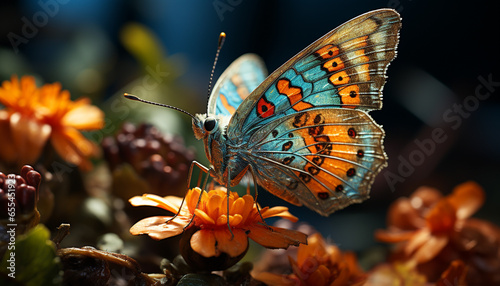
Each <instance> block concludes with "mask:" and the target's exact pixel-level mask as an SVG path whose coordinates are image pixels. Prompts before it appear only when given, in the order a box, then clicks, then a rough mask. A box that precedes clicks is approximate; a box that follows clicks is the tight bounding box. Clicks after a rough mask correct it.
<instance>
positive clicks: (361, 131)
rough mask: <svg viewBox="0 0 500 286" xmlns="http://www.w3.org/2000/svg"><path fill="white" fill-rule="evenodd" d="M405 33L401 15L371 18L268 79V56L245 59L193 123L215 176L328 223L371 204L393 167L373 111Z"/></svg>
mask: <svg viewBox="0 0 500 286" xmlns="http://www.w3.org/2000/svg"><path fill="white" fill-rule="evenodd" d="M400 28H401V18H400V16H399V14H398V13H397V12H396V11H394V10H392V9H380V10H374V11H371V12H368V13H365V14H362V15H360V16H358V17H356V18H354V19H352V20H350V21H348V22H346V23H344V24H343V25H341V26H339V27H337V28H335V29H334V30H332V31H330V32H329V33H327V34H326V35H324V36H323V37H321V38H320V39H318V40H316V41H315V42H314V43H312V44H311V45H310V46H308V47H306V48H305V49H304V50H302V51H301V52H299V53H298V54H297V55H295V56H294V57H293V58H291V59H290V60H289V61H287V62H286V63H285V64H283V65H282V66H281V67H280V68H278V69H277V70H276V71H274V72H273V73H272V74H271V75H269V76H268V77H267V78H266V74H267V72H266V68H265V66H264V64H263V62H262V60H261V59H260V58H259V57H258V56H256V55H253V54H246V55H243V56H241V57H240V58H238V59H237V60H235V61H234V62H233V63H232V64H231V65H230V66H229V67H228V68H227V69H226V70H225V71H224V73H223V74H222V75H221V76H220V78H219V79H218V81H217V82H216V84H215V86H214V89H213V91H212V93H211V95H210V97H209V100H208V108H207V113H206V114H196V115H195V116H193V115H191V116H192V118H193V131H194V135H195V137H196V138H197V139H199V140H200V139H201V140H203V142H204V145H205V153H206V156H207V158H208V160H209V161H210V162H211V165H212V166H211V168H210V173H211V174H212V176H213V177H215V179H216V180H217V181H218V182H219V183H220V184H222V185H224V186H227V187H233V186H235V185H237V184H238V183H239V182H240V181H241V180H242V178H243V177H244V176H245V174H247V173H250V174H252V175H253V177H254V180H255V181H256V183H257V184H258V185H260V186H261V187H263V188H264V189H266V190H267V191H269V192H270V193H272V194H274V195H276V196H277V197H279V198H281V199H283V200H285V201H287V202H289V203H291V204H294V205H298V206H301V205H305V206H307V207H308V208H310V209H312V210H314V211H316V212H317V213H319V214H321V215H323V216H328V215H330V214H331V213H333V212H335V211H336V210H339V209H342V208H344V207H346V206H348V205H350V204H352V203H359V202H362V201H364V200H366V199H367V198H368V197H369V192H370V188H371V185H372V183H373V181H374V179H375V177H376V175H377V174H378V173H379V172H380V171H381V170H382V168H384V167H385V166H386V164H387V163H386V162H387V155H386V154H385V152H384V150H383V139H384V130H383V129H382V127H381V126H379V125H378V124H377V123H375V121H374V120H373V119H372V118H371V117H370V115H369V114H368V113H367V112H368V111H371V110H375V109H380V108H381V107H382V88H383V86H384V84H385V78H386V76H385V72H386V69H387V66H388V65H389V63H390V62H391V61H392V60H393V59H394V57H395V56H396V47H397V44H398V39H399V30H400ZM130 98H131V99H136V100H137V98H132V97H130ZM174 109H177V108H174ZM177 110H179V109H177ZM180 111H182V110H180ZM183 112H185V111H183ZM185 113H187V112H185ZM187 114H189V113H187ZM189 115H190V114H189Z"/></svg>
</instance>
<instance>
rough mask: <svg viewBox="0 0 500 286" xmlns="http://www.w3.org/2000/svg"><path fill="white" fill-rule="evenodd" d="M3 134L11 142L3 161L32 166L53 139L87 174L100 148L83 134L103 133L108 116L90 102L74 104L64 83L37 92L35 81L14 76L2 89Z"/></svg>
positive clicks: (0, 129)
mask: <svg viewBox="0 0 500 286" xmlns="http://www.w3.org/2000/svg"><path fill="white" fill-rule="evenodd" d="M0 103H1V104H3V105H4V106H5V107H6V108H5V109H3V110H0V134H2V135H4V138H10V140H5V141H4V142H3V146H2V148H0V158H1V159H2V160H4V161H6V162H9V163H15V164H18V165H24V164H32V163H35V161H36V160H37V159H38V158H39V157H40V154H41V151H42V149H43V147H44V146H45V144H46V142H47V140H48V139H49V138H50V141H51V143H52V146H53V147H54V149H55V150H56V151H57V153H58V154H59V155H60V156H61V157H62V158H63V159H64V160H66V161H68V162H70V163H72V164H75V165H78V166H79V167H80V168H81V169H83V170H88V169H90V168H91V163H90V161H89V158H90V157H92V156H96V155H97V154H98V150H99V149H98V148H97V146H96V145H95V144H94V143H92V142H91V141H89V140H88V139H86V138H85V137H84V136H83V135H82V134H81V133H80V132H79V130H95V129H100V128H102V127H103V125H104V120H103V118H104V113H103V112H102V111H101V110H100V109H99V108H97V107H96V106H92V105H90V100H89V99H88V98H81V99H79V100H77V101H71V99H70V94H69V92H68V91H67V90H61V84H60V83H53V84H45V85H44V86H42V87H41V88H37V86H36V83H35V78H34V77H32V76H23V77H22V78H21V79H20V80H19V79H18V78H17V76H12V78H11V80H10V81H4V82H3V83H2V86H1V87H0Z"/></svg>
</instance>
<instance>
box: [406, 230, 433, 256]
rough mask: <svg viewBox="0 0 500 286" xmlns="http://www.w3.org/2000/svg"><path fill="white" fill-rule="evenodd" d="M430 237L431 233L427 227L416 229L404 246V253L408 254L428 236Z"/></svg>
mask: <svg viewBox="0 0 500 286" xmlns="http://www.w3.org/2000/svg"><path fill="white" fill-rule="evenodd" d="M430 237H431V233H430V231H429V230H428V229H427V228H423V229H421V230H419V231H417V232H416V233H415V234H414V235H413V237H412V238H411V240H410V241H409V242H408V244H407V245H406V246H405V253H406V254H407V255H410V254H411V253H412V252H414V251H415V249H417V248H419V247H420V246H422V245H423V244H424V243H425V242H426V241H427V240H428V239H429V238H430Z"/></svg>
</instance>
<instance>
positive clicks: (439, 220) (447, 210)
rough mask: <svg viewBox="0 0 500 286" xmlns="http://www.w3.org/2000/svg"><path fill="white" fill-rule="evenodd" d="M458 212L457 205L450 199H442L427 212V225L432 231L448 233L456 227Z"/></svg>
mask: <svg viewBox="0 0 500 286" xmlns="http://www.w3.org/2000/svg"><path fill="white" fill-rule="evenodd" d="M456 213H457V211H456V209H455V207H454V206H453V205H452V204H451V203H449V201H448V200H446V199H443V200H440V201H439V202H437V204H436V205H435V206H434V207H433V208H432V209H431V210H430V211H429V213H428V214H427V216H426V218H425V219H426V222H427V226H428V227H429V229H430V231H431V232H432V233H447V232H449V231H451V230H453V229H454V228H455V223H456V221H457V216H456Z"/></svg>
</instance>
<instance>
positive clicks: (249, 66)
mask: <svg viewBox="0 0 500 286" xmlns="http://www.w3.org/2000/svg"><path fill="white" fill-rule="evenodd" d="M266 76H267V70H266V68H265V66H264V63H263V62H262V59H261V58H260V57H259V56H257V55H254V54H245V55H243V56H241V57H239V58H238V59H236V60H235V61H234V62H233V63H232V64H231V65H230V66H229V67H228V68H227V69H226V70H225V71H224V73H223V74H222V75H221V76H220V77H219V79H218V80H217V83H216V84H215V86H214V89H213V91H212V94H211V95H210V99H209V101H208V110H207V114H209V115H222V116H231V115H233V113H234V112H235V111H236V109H237V108H238V106H239V105H240V104H241V103H242V102H243V100H245V99H246V98H247V97H248V96H249V95H250V93H251V92H252V91H253V90H254V89H255V88H256V87H257V86H258V85H259V84H260V83H261V82H262V81H264V79H265V78H266Z"/></svg>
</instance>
